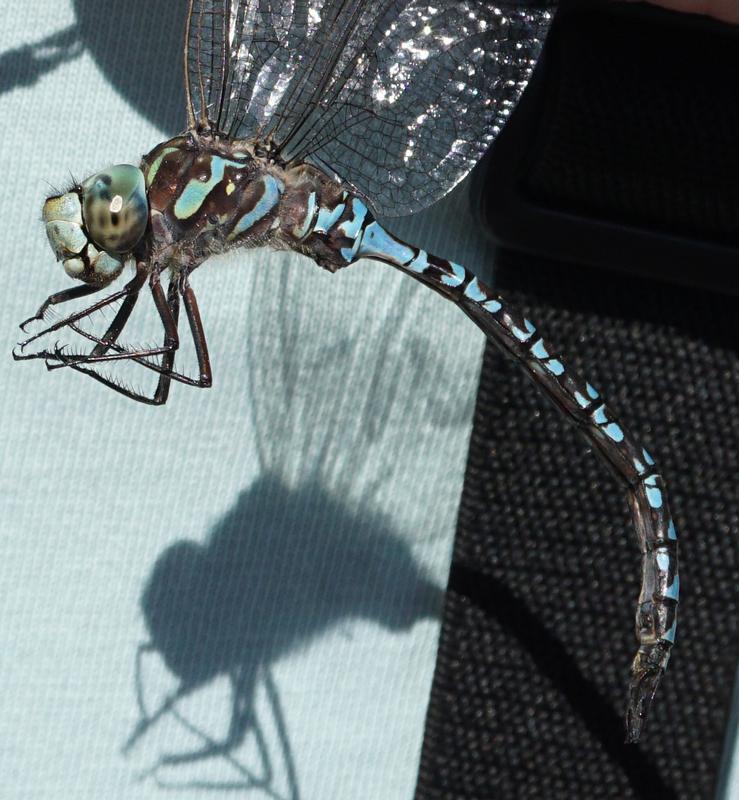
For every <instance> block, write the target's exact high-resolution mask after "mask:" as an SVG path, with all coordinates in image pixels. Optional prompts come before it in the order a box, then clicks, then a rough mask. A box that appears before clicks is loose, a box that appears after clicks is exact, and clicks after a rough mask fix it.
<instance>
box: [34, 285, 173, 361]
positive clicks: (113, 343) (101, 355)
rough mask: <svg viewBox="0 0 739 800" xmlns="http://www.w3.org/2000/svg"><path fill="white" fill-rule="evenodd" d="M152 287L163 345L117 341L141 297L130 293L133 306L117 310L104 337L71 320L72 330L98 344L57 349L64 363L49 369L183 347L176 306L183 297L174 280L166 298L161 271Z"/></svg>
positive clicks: (150, 354)
mask: <svg viewBox="0 0 739 800" xmlns="http://www.w3.org/2000/svg"><path fill="white" fill-rule="evenodd" d="M149 287H150V289H151V294H152V298H153V299H154V305H155V306H156V308H157V311H158V312H159V317H160V320H161V322H162V327H163V329H164V342H163V344H162V346H161V347H145V348H139V349H138V350H130V349H128V348H126V347H121V346H119V345H117V340H118V337H119V336H120V334H121V332H122V330H123V328H124V327H125V325H126V323H127V322H128V319H129V317H130V315H131V312H132V311H133V307H134V306H135V304H136V300H137V297H129V298H126V300H127V301H128V300H131V301H132V302H131V304H130V307H129V308H127V309H126V308H124V307H123V306H122V307H121V308H120V309H119V313H118V314H116V317H115V319H114V320H113V322H112V323H111V325H110V326H109V328H108V330H107V331H106V332H105V333H104V334H103V336H102V337H98V336H95V335H93V334H91V333H89V332H88V331H84V330H82V329H81V328H79V327H78V326H76V325H75V324H74V323H71V324H70V325H69V327H70V328H71V329H72V330H74V331H75V332H76V333H78V334H80V335H82V336H83V337H85V338H86V339H90V340H91V341H94V342H96V343H97V344H96V346H95V347H94V348H93V349H92V351H91V352H90V353H88V354H84V355H74V356H72V355H69V354H64V353H62V352H60V351H57V352H55V353H54V355H55V356H56V358H55V359H53V360H56V361H59V362H61V363H57V364H49V365H48V367H49V369H50V370H54V369H61V368H63V367H71V366H74V365H76V364H89V363H99V362H101V361H125V360H134V361H138V360H139V359H142V358H147V357H152V356H159V355H161V356H166V355H167V354H172V353H174V351H175V350H177V348H178V347H179V337H178V335H177V318H176V315H175V313H174V312H175V308H176V310H177V313H178V312H179V298H178V297H177V292H176V291H172V285H171V283H170V291H169V296H168V298H166V299H165V296H164V290H163V289H162V286H161V282H160V280H159V275H158V273H153V274H152V275H151V277H150V279H149ZM111 349H112V350H114V351H115V352H114V353H112V354H109V353H107V351H108V350H111ZM170 360H171V361H172V362H173V361H174V359H173V358H172V359H170ZM162 368H163V367H162Z"/></svg>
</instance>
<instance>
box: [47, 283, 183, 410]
mask: <svg viewBox="0 0 739 800" xmlns="http://www.w3.org/2000/svg"><path fill="white" fill-rule="evenodd" d="M150 286H151V291H152V296H153V298H154V302H155V304H156V306H157V310H158V311H159V314H160V316H161V318H162V325H163V328H164V344H163V346H162V347H155V348H150V349H145V350H135V351H134V350H126V349H125V348H122V347H120V346H118V345H116V343H115V341H112V342H111V341H109V339H105V338H104V339H102V340H100V339H97V337H94V336H92V335H91V334H89V335H88V337H89V338H92V339H93V340H94V341H96V342H98V344H97V346H96V348H95V349H98V348H105V349H108V348H109V347H110V348H113V349H115V350H116V351H117V352H115V353H113V354H102V355H99V356H92V354H91V355H90V356H82V357H76V356H69V355H66V354H64V353H63V352H61V351H60V350H56V351H55V352H54V353H52V354H49V357H50V358H52V359H54V360H56V361H58V362H60V363H57V364H52V365H50V366H49V368H50V369H54V368H57V367H71V368H72V369H74V370H76V371H78V372H83V373H85V374H86V375H89V376H90V377H91V378H94V379H95V380H97V381H99V382H100V383H102V384H103V385H105V386H108V387H109V388H111V389H113V390H114V391H116V392H118V393H119V394H122V395H124V396H125V397H129V398H131V399H132V400H137V401H139V402H141V403H146V404H148V405H156V406H159V405H164V403H166V402H167V397H168V395H169V387H170V384H171V380H172V375H173V373H172V368H173V366H174V360H175V354H176V351H177V348H178V346H179V337H178V334H177V321H178V318H179V293H178V287H177V284H176V283H175V282H174V281H171V282H170V284H169V289H168V292H167V298H166V299H165V297H164V291H163V289H162V286H161V283H160V281H159V276H158V275H156V276H155V275H152V278H151V280H150ZM113 324H115V320H114V321H113ZM111 327H112V325H111ZM75 330H77V329H76V328H75ZM109 331H110V328H109ZM78 332H81V331H78ZM82 333H83V334H85V335H87V334H86V333H85V332H82ZM119 333H120V331H119ZM106 335H107V334H106ZM93 352H95V350H93ZM155 355H161V356H162V363H161V364H156V365H155V364H152V363H151V362H148V361H146V358H147V357H150V356H155ZM114 360H133V361H136V362H137V363H140V364H142V365H144V366H147V367H151V368H155V369H156V371H157V372H159V380H158V381H157V386H156V389H155V390H154V393H153V395H151V396H149V395H145V394H143V393H141V392H136V391H134V390H133V389H129V388H128V387H126V386H123V385H121V384H119V383H117V382H116V381H114V380H112V379H111V378H108V377H106V376H104V375H101V374H100V373H98V372H95V371H93V370H92V369H87V368H86V367H85V366H83V365H85V364H87V363H89V362H91V361H92V362H94V363H99V362H100V361H114Z"/></svg>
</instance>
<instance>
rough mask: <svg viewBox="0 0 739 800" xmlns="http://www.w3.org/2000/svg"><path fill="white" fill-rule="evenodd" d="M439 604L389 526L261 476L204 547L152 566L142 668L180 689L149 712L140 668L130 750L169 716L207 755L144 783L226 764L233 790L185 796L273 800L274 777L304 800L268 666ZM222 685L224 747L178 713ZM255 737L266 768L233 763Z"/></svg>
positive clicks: (190, 547)
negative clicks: (332, 635)
mask: <svg viewBox="0 0 739 800" xmlns="http://www.w3.org/2000/svg"><path fill="white" fill-rule="evenodd" d="M442 602H443V590H441V589H440V588H439V587H437V586H436V585H434V584H433V583H432V582H431V581H430V580H429V579H428V578H427V577H426V576H425V575H424V572H423V570H422V569H421V568H420V567H419V566H418V565H417V564H416V563H415V561H414V558H413V555H412V553H411V551H410V548H409V547H408V545H407V544H406V543H405V542H404V541H403V540H402V538H401V537H400V536H399V534H398V533H397V532H396V531H394V530H393V528H392V526H391V525H390V523H389V522H388V521H387V520H386V519H384V518H383V516H382V515H377V514H376V515H373V514H372V513H371V512H368V511H366V510H361V513H359V512H358V511H356V510H353V509H350V508H349V507H347V505H346V504H345V503H344V502H343V501H342V500H341V499H339V498H337V497H333V496H331V495H330V494H329V493H328V492H327V491H326V490H325V489H324V488H322V487H321V486H320V485H305V486H303V487H301V488H299V489H297V490H291V489H289V488H287V487H286V486H285V485H284V484H283V483H282V482H281V481H280V480H279V479H277V478H275V477H263V478H261V479H260V480H258V481H257V482H256V483H255V484H253V485H252V486H251V487H250V488H249V489H248V490H246V491H244V492H243V493H242V494H241V495H240V496H239V498H238V500H237V502H236V503H235V505H234V506H233V508H232V509H231V510H230V511H229V512H228V513H227V514H226V515H225V517H223V519H221V520H220V521H219V522H218V523H217V524H216V526H215V528H214V529H213V530H212V532H211V533H210V535H209V536H208V538H207V540H206V542H205V543H204V544H198V543H196V542H193V541H179V542H177V543H175V544H173V545H172V546H171V547H169V548H168V549H167V550H165V551H164V552H163V553H162V554H161V555H160V557H159V558H158V559H157V561H156V563H155V565H154V568H153V570H152V573H151V575H150V576H149V578H148V581H147V583H146V586H145V589H144V592H143V596H142V599H141V607H142V611H143V615H144V618H145V622H146V626H147V629H148V632H149V636H150V641H149V643H148V644H146V645H144V646H142V649H141V652H140V654H139V666H140V663H141V659H142V658H143V657H144V655H147V654H151V653H155V654H156V655H157V656H158V657H159V659H161V661H163V662H164V664H165V665H166V667H167V670H168V672H169V673H170V674H171V675H172V676H174V677H175V678H176V681H177V683H176V686H175V688H174V690H173V691H171V692H170V693H169V695H168V696H167V697H166V699H165V700H164V701H163V702H161V703H160V705H159V707H158V708H157V709H156V710H153V711H152V710H151V708H149V709H147V707H146V706H147V704H146V703H145V702H144V700H143V697H144V695H146V694H147V687H146V686H145V685H144V684H145V681H144V680H143V677H142V676H143V672H142V671H140V670H139V669H138V668H137V675H138V676H139V677H138V678H137V683H139V685H138V687H137V690H138V695H139V700H140V706H141V711H142V716H141V719H140V721H139V723H138V725H137V726H136V729H135V730H134V731H133V733H132V734H131V736H130V738H129V740H128V742H127V744H126V747H125V748H124V749H125V750H126V751H130V750H131V749H132V748H133V747H134V746H135V745H137V743H139V742H140V741H141V740H142V739H143V738H144V737H145V736H146V734H147V733H148V732H149V731H150V730H151V729H152V728H154V727H155V726H156V725H157V724H158V723H159V722H160V721H161V720H162V719H164V718H165V717H169V718H170V721H171V719H172V718H174V719H176V720H177V721H178V722H179V723H180V724H181V725H183V726H184V727H185V728H186V729H187V730H188V731H189V733H190V734H193V735H194V736H195V738H196V739H197V740H198V742H199V746H198V747H197V749H193V750H190V751H183V752H172V753H169V754H166V755H160V756H158V758H157V760H156V762H155V764H154V766H153V767H152V768H151V769H150V770H149V771H148V773H147V775H150V776H152V777H153V778H154V779H155V780H156V781H157V782H159V783H160V784H161V785H168V786H171V785H173V784H171V783H168V782H167V781H165V780H163V778H162V775H163V773H164V772H166V773H167V775H171V774H172V768H179V767H182V766H184V765H189V768H188V774H191V769H190V768H191V767H192V765H193V764H196V763H202V762H205V761H206V760H211V759H214V758H221V759H224V760H225V761H226V762H228V770H229V774H231V775H234V776H235V779H234V780H227V781H221V780H208V781H203V780H200V779H198V780H196V781H188V782H185V783H182V782H178V783H177V784H176V785H177V786H178V787H179V788H182V787H187V788H200V789H229V790H232V789H236V788H241V789H243V790H261V791H262V792H263V793H264V795H265V796H270V797H275V798H277V797H283V795H282V794H279V793H277V792H276V791H275V790H274V788H273V785H274V783H275V781H276V780H277V779H278V778H279V780H280V781H281V782H282V784H285V783H286V784H287V785H288V787H289V791H288V792H287V794H286V795H285V796H286V797H289V798H291V800H296V798H298V797H299V790H298V780H297V773H296V767H295V763H294V758H293V752H292V748H291V745H290V740H289V735H288V726H287V725H286V722H285V718H284V715H283V712H282V707H281V704H280V698H279V691H278V688H277V685H276V683H275V681H274V680H273V678H272V673H271V668H272V666H273V665H274V664H275V663H276V662H278V661H279V660H281V659H283V658H284V657H286V656H288V655H290V654H291V653H294V652H295V651H297V650H299V649H300V648H302V647H304V646H306V645H308V644H309V643H310V642H311V641H312V640H314V639H316V638H318V637H320V636H321V635H322V634H325V633H327V632H328V631H330V630H332V629H337V628H339V627H340V626H343V625H346V624H347V623H348V622H350V621H351V620H359V619H362V620H370V621H372V622H375V623H377V624H378V625H381V626H383V627H384V628H387V629H389V630H398V631H399V630H405V629H408V628H410V627H411V626H413V625H414V624H415V623H416V622H418V621H420V620H423V619H426V618H433V617H438V616H439V615H440V613H441V606H442ZM223 676H226V677H227V678H228V681H229V686H230V692H231V697H232V701H231V709H230V719H228V720H227V729H228V732H227V734H226V735H225V737H223V738H222V739H221V740H220V741H217V740H216V739H215V737H213V736H212V735H210V734H208V733H206V732H205V731H204V729H203V727H201V726H199V725H198V724H196V723H195V722H194V721H193V718H192V717H191V716H186V715H185V713H184V712H182V710H181V704H182V701H184V700H185V699H186V698H187V697H189V696H191V695H193V693H195V692H197V691H199V690H202V689H205V688H206V687H207V686H208V684H210V683H212V682H213V681H215V680H216V679H217V678H220V677H223ZM259 690H262V693H263V695H266V697H267V705H268V706H269V712H268V713H269V714H270V715H271V717H272V719H271V720H270V726H271V730H272V731H273V734H272V735H271V737H270V736H268V735H267V734H266V733H265V724H264V723H263V722H262V721H260V714H259V713H258V711H257V709H256V695H257V692H258V691H259ZM275 731H276V733H274V732H275ZM269 738H271V740H272V741H273V742H276V744H273V745H270V744H269V742H268V739H269ZM249 739H250V740H251V742H252V745H253V746H252V749H251V752H256V753H258V759H259V762H260V770H259V771H257V770H253V769H251V768H249V767H247V766H245V765H244V764H243V763H242V761H241V760H239V755H238V754H237V751H239V752H241V750H240V748H241V747H242V745H243V744H244V743H245V742H246V741H247V740H249ZM275 748H278V749H279V751H280V752H279V756H280V760H281V764H278V763H277V762H276V756H277V753H276V752H275ZM280 770H281V773H280Z"/></svg>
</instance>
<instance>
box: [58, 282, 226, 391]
mask: <svg viewBox="0 0 739 800" xmlns="http://www.w3.org/2000/svg"><path fill="white" fill-rule="evenodd" d="M178 287H179V281H170V284H169V291H168V298H169V299H168V301H167V302H168V304H169V306H170V310H171V311H172V313H173V317H174V319H175V323H176V321H177V313H176V312H175V310H174V309H175V307H176V309H177V312H179V296H178V295H177V294H176V293H177V291H178ZM191 291H192V290H191ZM175 304H176V305H175ZM195 309H196V311H195V313H194V314H193V319H194V324H195V328H196V330H198V326H199V333H197V334H194V335H193V338H194V341H195V343H196V344H195V346H196V351H198V343H199V342H200V343H202V344H201V346H200V351H199V352H200V354H201V355H200V358H202V359H203V367H202V368H201V373H205V374H204V377H202V376H201V377H200V378H191V377H189V376H188V375H183V374H182V373H179V372H175V371H174V370H173V369H172V368H171V365H173V364H174V357H172V358H171V359H165V358H163V360H162V363H161V364H156V363H154V362H151V361H148V360H147V357H148V356H152V355H158V354H161V353H162V352H163V351H164V355H165V356H166V354H167V352H169V350H168V349H167V348H152V349H151V350H138V351H133V350H129V349H127V348H125V347H121V346H120V345H118V344H116V343H112V344H110V349H111V350H114V351H115V353H116V355H114V356H110V355H105V356H100V357H96V358H95V359H90V360H94V361H95V362H100V361H114V360H126V359H130V360H131V361H135V362H136V363H137V364H141V366H143V367H146V368H147V369H150V370H153V371H154V372H158V373H159V374H163V373H166V375H167V377H168V378H169V379H170V380H173V381H177V382H178V383H184V384H186V385H187V386H197V387H200V388H206V387H208V386H210V385H211V383H212V380H211V378H210V364H209V361H208V353H207V347H205V349H203V346H204V343H205V336H204V334H203V332H202V323H201V322H200V316H199V313H198V312H197V306H195ZM69 327H70V328H71V330H73V331H75V333H78V334H79V335H80V336H82V337H83V338H85V339H88V340H89V341H91V342H95V343H97V344H104V341H103V339H101V338H100V337H98V336H96V335H95V334H94V333H91V332H90V331H86V330H84V329H83V328H80V327H78V326H77V325H75V324H74V323H71V324H70V325H69ZM191 333H192V326H191ZM195 337H197V338H195ZM47 356H48V358H49V359H51V360H56V361H59V362H62V361H64V359H67V360H68V361H69V360H71V357H70V356H69V355H66V354H64V353H58V352H57V353H47ZM86 361H87V358H86V357H80V359H79V362H74V363H80V364H82V363H85V362H86ZM170 362H171V364H170ZM74 363H59V364H54V365H52V366H51V367H50V368H51V369H56V368H57V367H64V366H73V365H74Z"/></svg>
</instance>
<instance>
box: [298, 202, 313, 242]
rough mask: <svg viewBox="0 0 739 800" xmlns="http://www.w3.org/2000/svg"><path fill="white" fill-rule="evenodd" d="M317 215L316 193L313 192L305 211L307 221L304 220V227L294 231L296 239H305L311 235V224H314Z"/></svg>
mask: <svg viewBox="0 0 739 800" xmlns="http://www.w3.org/2000/svg"><path fill="white" fill-rule="evenodd" d="M315 213H316V193H315V192H311V193H310V194H309V195H308V203H307V208H306V210H305V219H304V220H303V223H302V225H301V226H300V227H299V228H296V229H295V230H294V234H295V238H296V239H305V237H306V236H307V235H308V234H309V233H310V227H311V222H313V216H314V214H315Z"/></svg>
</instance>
